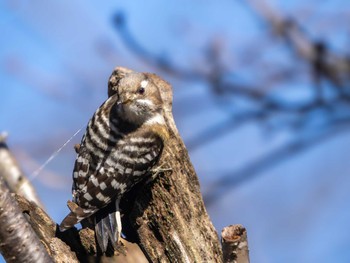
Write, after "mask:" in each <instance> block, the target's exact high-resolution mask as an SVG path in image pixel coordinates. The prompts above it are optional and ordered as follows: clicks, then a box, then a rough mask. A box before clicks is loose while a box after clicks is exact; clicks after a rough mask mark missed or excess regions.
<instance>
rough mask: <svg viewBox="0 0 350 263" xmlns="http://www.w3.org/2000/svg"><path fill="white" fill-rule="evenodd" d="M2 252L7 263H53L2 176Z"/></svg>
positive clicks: (0, 203) (0, 191) (0, 222)
mask: <svg viewBox="0 0 350 263" xmlns="http://www.w3.org/2000/svg"><path fill="white" fill-rule="evenodd" d="M0 251H1V254H2V255H3V256H4V258H5V260H6V261H7V262H17V263H18V262H28V263H31V262H33V263H37V262H53V261H52V259H51V257H50V256H49V255H48V253H47V251H46V250H45V248H44V246H43V244H42V243H41V242H40V239H39V238H38V236H37V235H36V234H35V232H34V231H33V229H32V228H31V226H30V225H29V224H28V222H27V220H26V218H25V217H24V215H23V214H22V212H21V210H20V208H19V206H18V204H17V202H16V200H15V199H14V197H13V196H11V193H10V190H9V189H8V187H7V185H6V184H5V181H4V179H3V178H2V176H0Z"/></svg>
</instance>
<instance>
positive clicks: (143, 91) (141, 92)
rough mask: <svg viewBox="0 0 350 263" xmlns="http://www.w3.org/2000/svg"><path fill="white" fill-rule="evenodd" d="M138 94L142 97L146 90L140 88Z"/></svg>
mask: <svg viewBox="0 0 350 263" xmlns="http://www.w3.org/2000/svg"><path fill="white" fill-rule="evenodd" d="M138 93H139V94H141V95H142V94H143V93H145V88H144V87H140V88H139V90H138Z"/></svg>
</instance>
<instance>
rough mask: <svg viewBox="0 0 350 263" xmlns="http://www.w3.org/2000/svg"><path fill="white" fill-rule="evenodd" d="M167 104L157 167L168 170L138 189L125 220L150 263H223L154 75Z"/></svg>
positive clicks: (167, 93) (166, 92) (168, 95)
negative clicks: (166, 132)
mask: <svg viewBox="0 0 350 263" xmlns="http://www.w3.org/2000/svg"><path fill="white" fill-rule="evenodd" d="M150 78H152V80H153V81H154V82H156V84H157V85H158V86H159V87H161V88H162V89H163V90H162V92H161V93H162V94H163V96H162V97H163V101H164V102H165V103H166V107H165V109H164V115H165V118H166V123H167V126H168V129H169V132H170V139H169V140H168V141H167V142H166V145H165V148H164V150H163V154H162V156H161V158H160V160H159V165H160V166H161V167H162V168H164V169H167V168H170V169H171V172H164V173H161V174H160V175H158V177H157V178H156V179H155V180H154V181H153V182H152V183H151V184H148V185H146V186H144V185H143V186H142V187H139V188H138V189H137V193H135V191H133V192H132V193H131V194H132V195H136V199H135V202H134V206H133V208H132V209H131V211H130V212H129V213H128V214H129V216H128V217H127V218H125V219H124V221H127V222H126V224H127V225H129V226H131V229H132V230H134V235H136V238H137V239H138V241H139V245H140V247H141V248H142V250H143V251H144V253H145V255H146V257H147V258H148V260H150V261H151V262H222V252H221V248H220V243H219V239H218V235H217V233H216V231H215V229H214V227H213V225H212V223H211V221H210V219H209V217H208V214H207V212H206V209H205V207H204V203H203V199H202V196H201V193H200V188H199V182H198V178H197V175H196V173H195V171H194V169H193V166H192V164H191V162H190V159H189V156H188V152H187V150H186V148H185V145H184V143H183V142H182V140H181V137H180V135H179V133H178V131H177V128H176V126H175V123H174V120H173V116H172V109H171V108H172V90H171V86H170V85H169V84H168V83H166V82H165V81H163V80H161V79H160V78H158V77H157V76H156V75H151V74H150Z"/></svg>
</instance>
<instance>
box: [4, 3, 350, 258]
mask: <svg viewBox="0 0 350 263" xmlns="http://www.w3.org/2000/svg"><path fill="white" fill-rule="evenodd" d="M242 2H243V1H238V2H235V1H221V2H220V5H218V4H217V2H214V1H208V0H207V1H197V0H194V1H177V2H173V3H171V2H162V1H156V0H153V1H148V2H147V5H146V4H144V3H141V2H140V1H129V2H127V1H124V2H122V3H118V2H116V1H113V2H112V1H104V2H103V3H97V2H93V1H74V2H72V1H59V2H57V1H56V2H54V1H32V2H30V3H29V2H27V1H1V2H0V17H1V18H0V33H1V35H2V36H3V40H2V41H1V42H0V79H1V82H2V85H1V97H2V98H3V100H2V103H1V104H0V130H5V131H7V132H8V133H9V137H8V144H9V145H10V147H11V149H12V150H13V151H14V153H15V155H16V157H17V158H18V160H19V161H20V163H21V165H22V167H23V169H24V170H25V172H26V173H27V174H28V175H30V174H31V173H32V172H33V171H34V170H35V169H36V168H37V167H38V166H39V165H41V164H42V163H44V162H45V160H46V159H47V158H49V156H50V155H51V154H52V153H53V152H55V151H56V150H57V149H58V148H59V147H60V146H61V145H62V144H63V143H64V142H65V141H66V140H67V139H68V138H70V136H71V135H72V134H73V133H74V132H75V131H76V130H78V129H79V128H81V127H83V126H84V125H86V123H87V121H88V119H89V118H90V117H91V115H92V113H93V112H94V110H95V109H96V108H97V107H98V106H99V105H100V104H101V103H102V102H103V100H104V99H105V98H106V95H107V89H106V83H107V80H108V77H109V75H110V73H111V71H112V70H113V68H114V67H115V66H117V65H118V66H126V67H129V68H132V69H134V70H139V71H147V72H157V73H158V74H160V75H161V76H162V77H164V78H165V79H166V80H168V81H170V82H171V83H172V84H173V87H174V114H175V120H176V123H177V126H178V128H179V130H180V133H181V134H182V136H183V139H184V141H185V143H188V144H190V143H191V142H192V141H193V139H194V138H196V137H197V136H198V134H201V132H204V131H206V129H207V128H210V127H212V126H214V125H218V124H220V123H222V122H223V121H225V120H227V119H229V118H231V114H230V112H229V111H228V110H230V111H231V110H232V111H233V110H234V108H231V106H229V107H227V106H223V103H224V102H225V101H231V100H232V103H234V99H235V97H233V98H232V97H230V98H221V99H217V98H214V97H213V94H212V93H211V92H210V90H209V88H208V86H207V85H206V84H205V83H203V82H195V81H189V80H182V79H179V78H176V77H174V76H172V75H169V74H166V73H165V72H162V71H159V69H158V68H156V67H154V66H152V65H150V64H149V63H146V62H145V61H142V60H140V59H139V58H138V57H137V56H135V55H134V54H133V53H132V52H131V51H130V50H129V49H128V48H127V47H126V46H125V43H124V42H123V40H122V39H121V37H120V36H119V35H118V32H117V31H116V29H115V28H114V27H113V25H112V17H113V15H115V13H117V12H123V13H124V14H125V17H126V19H127V25H128V28H129V29H130V31H131V32H132V34H133V35H134V36H135V38H136V39H137V41H138V42H140V43H141V44H142V45H143V46H144V47H145V48H147V49H148V50H149V51H150V52H153V53H155V54H157V55H162V56H165V57H167V58H169V59H171V60H172V61H173V62H174V63H176V64H177V65H179V66H181V67H183V68H188V69H191V68H201V69H204V70H206V69H207V68H208V67H210V62H209V64H208V62H207V61H205V60H204V59H203V56H202V54H203V51H205V50H206V48H207V44H208V42H213V41H217V42H218V43H219V45H220V47H221V50H222V52H223V61H224V62H225V64H227V65H228V67H229V68H230V69H231V70H234V71H235V73H236V75H235V76H234V78H236V79H239V80H242V81H243V82H244V83H255V82H256V81H259V80H260V79H263V78H264V76H265V75H266V73H267V72H268V71H269V70H270V68H269V67H266V66H265V67H263V69H264V70H259V67H257V66H255V65H254V64H249V63H248V64H247V65H245V64H243V63H242V62H241V61H242V60H243V55H244V51H245V50H247V49H248V48H249V49H251V50H252V51H255V49H259V47H261V46H266V53H263V55H262V61H264V63H266V65H269V64H268V63H271V61H279V62H281V63H282V64H286V65H291V66H293V61H291V60H290V58H291V57H292V55H291V54H290V53H288V51H286V49H285V48H284V47H283V45H282V44H280V45H278V43H277V45H272V44H271V43H268V42H267V43H266V42H265V41H264V39H263V35H264V34H266V31H265V29H266V27H265V26H264V25H263V24H262V23H260V22H259V20H258V19H256V17H254V16H253V14H252V11H251V10H250V9H249V8H247V7H246V5H244V4H243V3H242ZM271 3H272V4H273V5H274V6H275V7H276V8H279V9H280V10H282V11H283V12H285V13H291V14H295V15H300V16H298V21H299V20H300V21H304V20H306V21H308V22H309V23H305V24H306V30H307V31H308V32H310V35H311V36H312V37H313V38H315V39H318V38H325V37H327V36H328V34H329V29H328V31H327V27H326V26H327V23H326V22H327V21H329V24H332V21H333V20H332V18H334V17H336V15H334V14H337V12H338V11H339V13H341V14H346V12H347V10H341V8H340V7H341V6H344V4H345V1H340V0H339V1H324V3H322V5H319V6H317V8H315V4H317V3H318V2H317V1H309V2H308V3H303V2H302V1H295V2H293V3H291V2H288V3H287V1H277V0H276V1H271ZM320 16H323V17H325V19H324V20H325V21H323V20H322V19H320ZM328 18H329V20H327V19H328ZM317 25H321V26H318V27H317ZM314 27H317V28H318V29H319V30H315V29H314ZM330 32H332V36H334V37H332V38H330V39H331V41H330V42H329V44H330V45H331V47H332V48H334V50H337V51H343V50H344V48H343V47H344V45H345V44H344V43H349V42H348V40H349V39H348V37H347V34H345V33H344V32H346V30H345V31H344V29H343V28H339V27H336V30H334V31H330ZM265 70H266V71H265ZM305 70H307V68H305ZM307 85H308V84H307V83H306V84H305V83H299V82H295V83H288V84H287V85H286V89H283V90H282V92H281V96H284V97H286V98H288V99H290V100H292V99H298V100H306V99H307V98H308V96H310V94H309V93H308V91H305V86H307ZM269 88H271V89H277V88H280V86H278V85H276V86H271V87H269ZM286 90H287V91H286ZM316 114H320V115H322V114H324V113H323V112H318V113H316ZM321 119H322V118H321ZM294 135H295V134H294V131H293V130H289V129H277V130H274V129H269V128H268V127H265V126H263V125H260V124H259V123H257V122H248V123H246V124H244V125H242V126H240V127H239V128H237V129H234V130H232V132H230V133H226V134H224V135H222V136H219V137H218V138H217V139H215V140H213V141H210V142H207V143H205V144H203V145H199V146H197V147H195V148H193V149H192V150H191V151H190V156H191V160H192V162H193V164H194V166H195V168H196V171H197V174H198V176H199V179H200V181H201V188H202V191H203V193H207V192H210V191H211V190H212V188H213V185H214V184H215V182H216V181H217V180H218V179H219V178H220V177H221V176H224V175H227V174H229V175H230V174H233V175H234V174H238V171H241V170H242V169H244V168H245V167H246V166H249V165H250V164H251V163H252V162H254V160H258V159H259V158H263V157H264V156H265V155H266V154H268V153H270V152H272V151H273V150H275V149H278V148H279V147H280V146H281V145H282V144H283V143H284V142H286V141H287V140H288V139H290V138H293V136H294ZM81 136H82V133H80V134H79V135H78V136H77V137H76V138H74V139H73V141H72V143H71V144H70V145H68V147H66V148H65V149H64V150H62V152H61V153H60V154H59V155H58V156H57V157H56V158H55V159H54V160H53V161H52V162H51V163H50V164H49V165H48V166H47V167H46V169H45V170H44V171H43V172H42V173H41V174H40V175H39V176H38V177H37V178H35V179H34V180H33V184H34V185H35V186H36V188H37V190H38V193H39V195H40V197H41V198H42V200H43V202H44V204H45V206H46V208H47V211H48V213H49V215H50V216H51V217H52V218H53V219H54V220H55V221H56V222H60V221H61V220H62V218H63V217H64V216H65V214H66V213H67V212H68V209H67V207H66V201H67V200H68V199H70V197H71V194H70V187H71V171H72V167H73V163H74V158H75V153H74V151H73V144H74V143H77V142H79V141H80V138H81ZM310 137H312V134H311V135H310ZM349 146H350V135H349V134H348V133H347V132H346V131H345V132H340V133H337V135H336V136H333V137H330V138H329V139H327V140H324V141H322V142H321V143H318V144H316V145H315V146H313V147H310V148H308V149H307V150H306V151H303V152H301V153H300V154H296V155H294V156H291V157H290V158H287V159H285V160H282V161H280V162H277V163H276V164H275V165H272V166H269V167H267V168H266V169H261V170H260V171H259V172H257V173H256V174H254V176H253V177H252V179H250V180H246V181H244V183H242V184H239V185H237V187H232V188H230V189H229V190H228V191H225V192H224V194H223V195H222V196H221V197H220V198H219V199H217V200H216V201H215V202H214V203H212V204H211V205H210V206H208V207H207V209H208V212H209V214H210V217H211V219H212V220H213V223H214V225H215V227H216V228H217V230H218V231H219V232H220V231H221V229H222V228H223V227H224V226H227V225H230V224H236V223H241V224H243V225H244V226H245V227H246V228H247V230H248V238H249V244H250V255H251V262H263V263H264V262H268V263H270V262H276V263H279V262H286V263H288V262H344V263H345V262H349V261H350V252H349V250H348V247H349V244H350V236H349V235H348V233H349V231H350V227H349V224H348V222H349V221H350V212H349V211H350V210H349V209H348V204H349V202H350V195H349V194H348V192H349V191H348V189H349V187H350V178H349V176H348V175H349V173H350V166H349V165H348V163H349V162H348V150H347V149H349Z"/></svg>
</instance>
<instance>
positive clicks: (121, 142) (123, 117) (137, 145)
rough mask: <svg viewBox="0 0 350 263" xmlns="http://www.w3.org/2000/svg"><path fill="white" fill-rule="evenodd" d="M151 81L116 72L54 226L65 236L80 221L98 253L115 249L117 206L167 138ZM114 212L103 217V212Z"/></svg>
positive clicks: (148, 76)
mask: <svg viewBox="0 0 350 263" xmlns="http://www.w3.org/2000/svg"><path fill="white" fill-rule="evenodd" d="M153 76H155V75H153V74H149V73H140V72H135V71H132V70H129V69H126V68H121V67H119V68H116V69H115V70H114V71H113V73H112V75H111V77H110V79H109V83H108V95H109V98H108V99H107V100H106V101H105V102H104V103H103V104H102V105H101V106H100V107H99V108H98V109H97V110H96V112H95V113H94V114H93V116H92V118H91V119H90V120H89V122H88V124H87V128H86V132H85V134H84V135H83V137H82V140H81V143H80V146H79V147H76V151H77V156H76V160H75V165H74V169H73V186H72V195H73V201H68V208H69V209H70V210H71V211H70V213H69V214H68V215H67V216H66V217H65V218H64V219H63V221H62V223H61V224H60V226H59V229H60V231H65V230H67V229H69V228H71V227H73V226H74V225H76V224H78V223H79V222H81V221H82V220H85V219H89V220H90V222H93V224H94V229H95V236H96V239H97V243H98V244H99V247H100V249H101V252H102V253H105V252H106V249H107V245H108V242H110V243H111V244H112V246H113V248H114V249H117V247H118V243H119V241H120V236H121V231H122V225H121V215H120V208H119V204H120V200H121V198H122V197H123V196H124V195H125V193H127V192H128V191H130V190H131V189H132V188H133V187H134V186H135V185H136V184H138V183H139V182H140V181H142V180H143V179H144V178H147V176H148V175H149V174H150V173H151V172H152V169H154V168H155V166H156V164H157V162H158V160H159V158H160V156H161V153H162V151H163V148H164V145H165V143H166V141H167V139H168V137H169V133H168V129H167V126H166V121H165V118H164V114H163V104H164V103H163V100H162V96H161V88H160V87H159V81H156V79H154V77H153ZM110 204H112V205H114V209H113V210H111V211H109V212H107V213H105V212H104V213H102V211H103V208H104V207H106V206H108V205H110Z"/></svg>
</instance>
